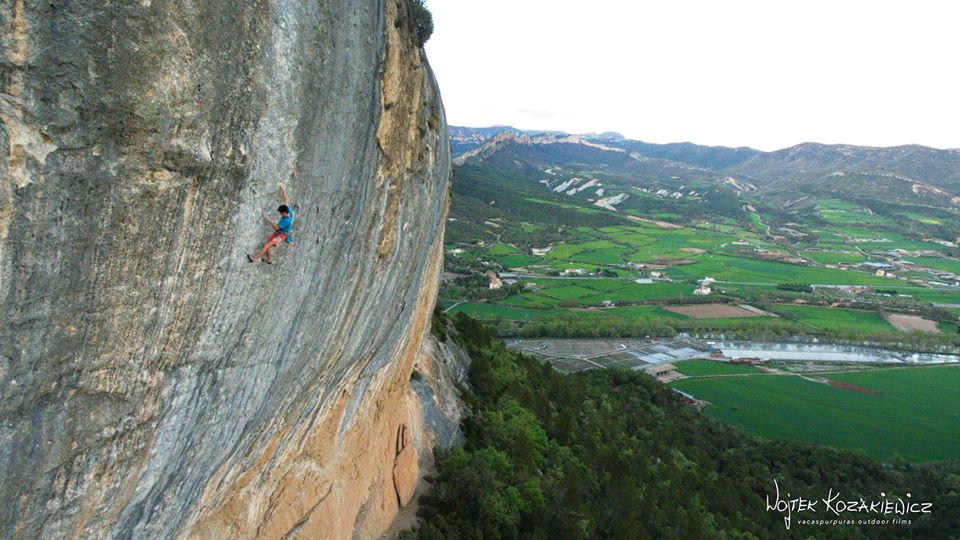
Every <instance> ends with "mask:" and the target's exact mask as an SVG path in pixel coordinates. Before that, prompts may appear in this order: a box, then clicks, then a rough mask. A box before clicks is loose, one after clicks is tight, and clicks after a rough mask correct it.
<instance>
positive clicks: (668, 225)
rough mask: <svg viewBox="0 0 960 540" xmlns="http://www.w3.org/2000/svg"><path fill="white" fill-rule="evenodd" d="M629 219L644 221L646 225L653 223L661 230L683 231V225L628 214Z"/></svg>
mask: <svg viewBox="0 0 960 540" xmlns="http://www.w3.org/2000/svg"><path fill="white" fill-rule="evenodd" d="M627 219H632V220H634V221H642V222H644V223H652V224H654V225H656V226H657V227H660V228H661V229H682V228H683V227H682V226H681V225H677V224H675V223H670V222H668V221H654V220H652V219H644V218H642V217H637V216H632V215H630V214H627Z"/></svg>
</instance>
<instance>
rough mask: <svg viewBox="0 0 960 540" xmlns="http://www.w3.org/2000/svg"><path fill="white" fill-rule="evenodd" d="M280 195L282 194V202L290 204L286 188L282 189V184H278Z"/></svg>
mask: <svg viewBox="0 0 960 540" xmlns="http://www.w3.org/2000/svg"><path fill="white" fill-rule="evenodd" d="M280 195H283V204H285V205H287V206H290V199H288V198H287V190H285V189H283V184H280ZM274 228H276V227H274Z"/></svg>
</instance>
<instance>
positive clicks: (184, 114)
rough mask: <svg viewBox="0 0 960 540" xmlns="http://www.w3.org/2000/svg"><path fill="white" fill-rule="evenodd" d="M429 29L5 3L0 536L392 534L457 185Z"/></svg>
mask: <svg viewBox="0 0 960 540" xmlns="http://www.w3.org/2000/svg"><path fill="white" fill-rule="evenodd" d="M407 17H408V15H407V6H406V2H405V0H400V1H398V0H386V1H384V0H380V1H370V0H341V1H338V2H332V1H327V0H321V1H319V2H318V1H314V0H311V1H301V0H237V1H235V2H194V1H186V2H182V1H179V2H175V1H170V0H168V1H165V0H139V1H123V2H116V1H109V0H45V1H43V2H31V1H28V0H0V39H2V47H3V59H2V64H0V69H2V78H0V85H2V86H0V120H2V126H0V153H2V155H3V159H0V178H2V184H0V309H2V311H0V537H3V538H138V539H139V538H176V537H191V538H281V537H285V538H292V537H300V538H349V537H351V536H355V537H360V538H368V537H375V536H376V535H378V534H379V533H380V532H381V531H383V530H385V529H386V527H387V526H388V525H389V523H390V521H391V519H392V517H393V515H394V514H395V512H396V510H397V508H398V506H399V505H400V504H401V503H405V502H406V501H405V500H404V498H406V497H409V496H410V494H411V488H410V485H411V482H413V483H415V482H416V478H417V470H416V462H417V459H416V453H415V452H416V447H417V445H416V444H413V443H416V442H417V441H420V440H421V439H423V440H425V439H426V438H428V437H427V436H425V435H424V434H422V433H420V432H419V431H418V430H422V429H423V424H424V422H422V421H420V420H419V418H420V415H421V414H422V412H421V405H420V404H419V403H418V401H417V399H416V396H417V394H416V393H414V392H413V391H412V390H411V388H410V377H411V373H412V369H413V364H414V362H415V361H416V358H417V355H418V351H419V350H420V346H421V342H422V339H423V336H424V334H425V332H426V330H427V328H428V326H429V315H430V310H431V308H432V305H433V301H434V297H435V294H436V286H437V279H438V271H439V267H440V265H441V262H442V235H443V234H442V233H443V225H444V221H445V215H446V210H447V204H448V199H447V185H448V176H449V166H450V157H449V150H448V143H447V134H446V123H445V120H444V117H443V110H442V107H441V104H440V99H439V94H438V91H437V88H436V84H435V82H434V80H433V77H432V74H431V72H430V69H429V67H428V66H427V64H426V61H425V59H424V58H423V56H422V52H421V50H420V49H419V48H418V47H417V45H416V43H414V41H413V38H412V35H411V32H410V29H409V23H408V22H407ZM281 181H284V182H285V183H286V185H287V189H288V191H289V193H290V196H291V199H292V204H293V205H294V209H295V214H296V221H295V227H296V230H295V235H294V243H293V244H291V245H289V246H283V247H281V248H279V251H278V253H276V254H275V262H274V264H273V265H266V264H262V263H256V264H253V265H251V264H250V263H248V262H247V260H246V258H245V256H244V253H247V252H252V251H254V250H256V248H257V247H258V246H259V245H260V244H261V243H262V242H263V240H264V239H265V237H266V235H267V233H268V232H269V229H268V227H266V225H265V224H264V223H263V222H262V221H261V220H260V217H259V216H260V213H261V212H271V211H273V209H274V208H275V207H276V206H277V204H279V202H280V201H279V195H278V192H277V188H278V182H281ZM274 215H276V214H274ZM421 448H423V446H422V445H421Z"/></svg>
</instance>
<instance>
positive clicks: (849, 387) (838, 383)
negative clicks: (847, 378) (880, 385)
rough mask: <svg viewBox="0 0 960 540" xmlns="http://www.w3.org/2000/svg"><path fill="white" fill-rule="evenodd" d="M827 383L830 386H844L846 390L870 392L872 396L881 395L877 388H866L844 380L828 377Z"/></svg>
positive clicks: (862, 392)
mask: <svg viewBox="0 0 960 540" xmlns="http://www.w3.org/2000/svg"><path fill="white" fill-rule="evenodd" d="M827 384H829V385H830V386H835V387H837V388H843V389H844V390H850V391H852V392H860V393H861V394H870V395H872V396H879V395H880V392H877V391H876V390H871V389H869V388H864V387H862V386H857V385H855V384H850V383H845V382H843V381H835V380H833V379H827Z"/></svg>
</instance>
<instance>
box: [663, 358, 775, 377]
mask: <svg viewBox="0 0 960 540" xmlns="http://www.w3.org/2000/svg"><path fill="white" fill-rule="evenodd" d="M674 365H675V366H677V371H679V372H680V373H683V374H684V375H686V376H688V377H700V376H704V375H733V374H738V373H757V368H755V367H753V366H751V365H749V364H731V363H729V362H713V361H711V360H686V361H683V362H677V363H676V364H674Z"/></svg>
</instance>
